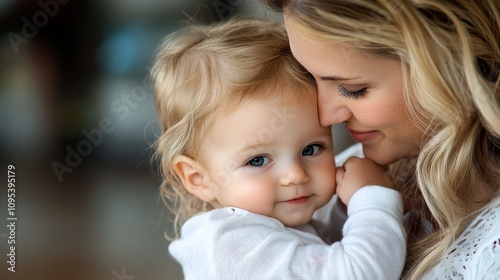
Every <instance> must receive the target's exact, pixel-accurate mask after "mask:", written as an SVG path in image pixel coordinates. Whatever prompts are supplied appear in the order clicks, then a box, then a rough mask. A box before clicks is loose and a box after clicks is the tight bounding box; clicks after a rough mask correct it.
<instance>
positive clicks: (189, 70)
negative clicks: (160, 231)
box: [151, 18, 316, 239]
mask: <svg viewBox="0 0 500 280" xmlns="http://www.w3.org/2000/svg"><path fill="white" fill-rule="evenodd" d="M151 80H152V84H153V88H154V94H155V103H156V109H157V113H158V119H159V122H160V126H161V129H162V131H161V135H160V136H159V138H158V140H157V141H156V143H155V147H154V148H155V150H156V153H155V155H156V158H157V159H158V160H159V162H160V169H161V173H162V176H163V182H162V184H161V187H160V196H161V198H162V199H163V201H164V203H165V205H166V207H167V208H168V209H169V210H170V211H171V212H172V213H173V214H174V216H175V220H174V235H173V238H177V237H178V233H179V226H180V225H182V223H183V222H184V221H185V220H186V219H187V218H189V217H191V216H192V215H194V214H196V213H200V212H203V211H207V210H209V209H211V206H210V205H209V204H208V203H206V202H204V201H202V200H200V199H198V198H197V197H195V196H194V195H192V194H190V193H189V192H188V191H186V189H185V188H184V187H183V186H182V183H181V180H180V178H179V177H178V176H177V174H176V173H175V171H174V170H173V162H174V158H175V157H176V156H178V155H185V156H189V157H191V158H194V159H197V157H198V156H199V155H198V149H199V147H200V144H201V141H203V139H204V138H205V136H206V133H207V131H209V130H210V126H211V124H213V122H214V120H215V118H216V116H217V115H219V114H221V113H227V112H228V111H230V110H234V109H235V108H236V107H237V106H238V105H239V104H240V103H241V102H244V101H246V100H255V99H257V98H267V99H270V100H277V101H280V100H281V101H283V102H285V101H290V100H294V99H295V100H297V101H303V100H313V102H314V100H315V99H314V98H315V95H316V94H315V86H314V81H313V79H312V78H311V77H310V75H309V74H308V73H307V71H305V69H304V68H303V67H302V66H301V65H300V64H299V63H298V62H297V61H296V60H295V59H294V58H293V56H292V54H291V51H290V48H289V45H288V39H287V36H286V31H285V29H284V27H283V25H282V24H280V23H273V22H268V21H264V20H259V19H255V18H243V19H232V20H228V21H226V22H222V23H215V24H211V25H202V24H190V25H188V26H186V27H184V28H182V29H180V30H178V31H176V32H174V33H172V34H170V35H169V36H167V37H166V38H165V39H164V41H163V42H162V44H161V46H160V47H159V50H158V51H157V55H156V59H155V63H154V66H153V69H152V72H151ZM267 99H266V100H267ZM166 237H167V238H168V239H173V238H172V236H169V235H168V234H167V235H166Z"/></svg>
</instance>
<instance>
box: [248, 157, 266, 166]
mask: <svg viewBox="0 0 500 280" xmlns="http://www.w3.org/2000/svg"><path fill="white" fill-rule="evenodd" d="M268 163H269V158H268V157H266V156H258V157H254V158H251V159H250V160H249V161H248V162H247V165H251V166H255V167H260V166H264V165H266V164H268Z"/></svg>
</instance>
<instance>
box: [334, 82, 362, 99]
mask: <svg viewBox="0 0 500 280" xmlns="http://www.w3.org/2000/svg"><path fill="white" fill-rule="evenodd" d="M337 89H338V90H339V93H340V95H342V96H344V97H347V98H351V99H358V98H360V97H363V96H365V95H366V93H367V88H366V87H364V88H362V89H359V90H355V91H351V90H348V89H346V88H345V87H344V86H343V85H339V86H337Z"/></svg>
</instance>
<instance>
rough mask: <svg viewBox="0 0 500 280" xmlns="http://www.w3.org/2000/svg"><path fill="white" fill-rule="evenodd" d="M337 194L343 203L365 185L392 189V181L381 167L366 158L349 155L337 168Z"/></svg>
mask: <svg viewBox="0 0 500 280" xmlns="http://www.w3.org/2000/svg"><path fill="white" fill-rule="evenodd" d="M336 181H337V195H338V197H339V198H340V200H342V202H343V203H344V204H345V205H348V204H349V201H350V200H351V197H352V196H353V195H354V193H355V192H356V191H357V190H359V189H361V188H362V187H365V186H370V185H377V186H383V187H387V188H391V189H394V183H393V182H392V179H391V178H390V177H389V175H388V174H387V172H385V171H384V170H383V169H382V167H380V166H378V165H377V164H376V163H375V162H373V161H372V160H370V159H367V158H358V157H351V158H349V159H348V160H347V161H346V162H345V163H344V165H343V167H338V168H337V176H336Z"/></svg>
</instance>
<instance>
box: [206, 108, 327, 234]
mask: <svg viewBox="0 0 500 280" xmlns="http://www.w3.org/2000/svg"><path fill="white" fill-rule="evenodd" d="M308 103H310V104H308ZM201 155H202V158H203V159H204V160H203V162H204V163H205V164H204V165H205V168H206V170H207V173H208V178H209V180H208V181H209V183H208V185H209V187H210V188H211V191H212V193H213V195H214V197H215V199H216V201H215V202H213V203H212V205H213V206H214V207H225V206H232V207H239V208H243V209H246V210H248V211H250V212H253V213H257V214H262V215H266V216H269V217H273V218H276V219H278V220H280V221H281V222H282V223H284V224H285V225H286V226H299V225H302V224H305V223H307V222H308V221H309V220H310V219H311V217H312V215H313V213H314V211H315V210H317V209H318V208H320V207H322V206H323V205H325V204H326V203H327V202H328V201H329V200H330V199H331V197H332V195H333V194H334V193H335V187H336V186H335V160H334V154H333V145H332V137H331V131H330V128H329V127H321V126H320V124H319V121H318V114H317V109H316V104H315V102H313V101H311V102H306V103H300V104H298V103H297V102H290V104H288V105H277V104H274V103H272V102H270V101H259V100H256V101H251V102H249V103H245V104H244V105H242V106H241V107H239V108H238V109H236V110H235V111H233V112H231V113H229V114H227V115H224V116H223V117H220V118H218V119H217V121H216V123H214V125H213V129H211V130H210V132H209V135H208V137H207V139H206V141H204V143H203V144H202V146H201Z"/></svg>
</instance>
